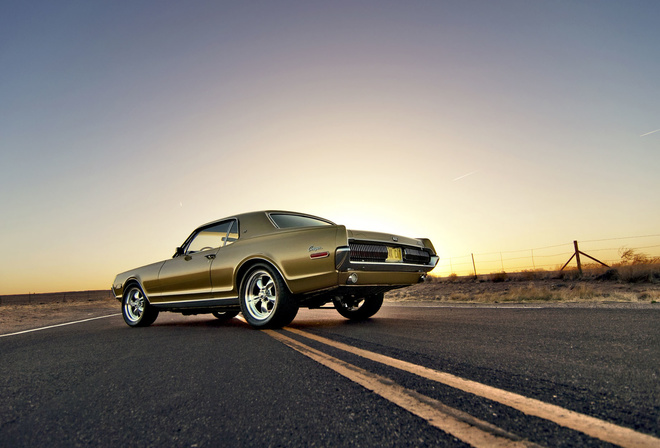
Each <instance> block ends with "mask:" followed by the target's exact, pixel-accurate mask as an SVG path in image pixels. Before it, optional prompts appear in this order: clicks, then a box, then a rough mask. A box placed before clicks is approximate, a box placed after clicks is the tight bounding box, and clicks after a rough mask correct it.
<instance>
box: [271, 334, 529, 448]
mask: <svg viewBox="0 0 660 448" xmlns="http://www.w3.org/2000/svg"><path fill="white" fill-rule="evenodd" d="M265 333H267V334H268V335H269V336H271V337H273V338H274V339H277V340H278V341H280V342H282V343H283V344H285V345H287V346H289V347H291V348H292V349H294V350H296V351H298V352H299V353H302V354H303V355H305V356H307V357H309V358H311V359H313V360H314V361H316V362H318V363H320V364H322V365H324V366H326V367H328V368H330V369H332V370H334V371H335V372H337V373H339V374H340V375H342V376H344V377H346V378H348V379H350V380H351V381H353V382H355V383H357V384H360V385H361V386H363V387H364V388H366V389H368V390H371V391H372V392H374V393H376V394H378V395H380V396H381V397H383V398H385V399H386V400H388V401H390V402H392V403H394V404H396V405H397V406H400V407H402V408H403V409H405V410H407V411H409V412H411V413H413V414H414V415H417V416H418V417H421V418H423V419H424V420H426V421H427V422H428V423H429V424H431V425H432V426H435V427H436V428H438V429H440V430H442V431H444V432H446V433H448V434H451V435H452V436H454V437H456V438H458V439H460V440H462V441H464V442H466V443H469V444H470V445H472V446H475V447H488V448H490V447H526V448H527V447H536V446H538V445H536V444H534V443H531V442H528V441H526V440H522V439H521V438H520V437H518V436H516V435H514V434H511V433H508V432H506V431H504V430H502V429H501V428H498V427H497V426H495V425H492V424H490V423H488V422H485V421H482V420H479V419H477V418H475V417H472V416H471V415H469V414H467V413H465V412H462V411H459V410H457V409H454V408H451V407H449V406H447V405H445V404H443V403H441V402H439V401H438V400H435V399H433V398H430V397H427V396H424V395H421V394H419V393H417V392H415V391H413V390H410V389H406V388H404V387H402V386H400V385H398V384H396V383H395V382H393V381H392V380H390V379H389V378H386V377H383V376H380V375H377V374H375V373H371V372H368V371H366V370H364V369H361V368H360V367H357V366H354V365H352V364H349V363H347V362H345V361H342V360H340V359H337V358H334V357H332V356H330V355H327V354H325V353H323V352H321V351H318V350H316V349H314V348H312V347H309V346H307V345H305V344H303V343H301V342H299V341H297V340H295V339H292V338H290V337H288V336H285V335H283V334H281V333H278V332H276V331H273V330H265Z"/></svg>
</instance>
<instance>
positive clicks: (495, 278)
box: [490, 272, 507, 283]
mask: <svg viewBox="0 0 660 448" xmlns="http://www.w3.org/2000/svg"><path fill="white" fill-rule="evenodd" d="M506 279H507V275H506V272H496V273H494V274H490V281H491V282H493V283H501V282H504V281H506Z"/></svg>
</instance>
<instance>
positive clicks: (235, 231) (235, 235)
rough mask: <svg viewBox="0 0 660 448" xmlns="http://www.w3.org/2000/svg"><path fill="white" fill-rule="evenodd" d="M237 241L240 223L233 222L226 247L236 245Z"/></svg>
mask: <svg viewBox="0 0 660 448" xmlns="http://www.w3.org/2000/svg"><path fill="white" fill-rule="evenodd" d="M236 240H238V221H233V223H232V225H231V228H230V229H229V233H227V238H226V239H225V246H228V245H230V244H232V243H234V242H235V241H236Z"/></svg>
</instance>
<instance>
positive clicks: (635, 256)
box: [619, 247, 660, 265]
mask: <svg viewBox="0 0 660 448" xmlns="http://www.w3.org/2000/svg"><path fill="white" fill-rule="evenodd" d="M619 257H620V258H621V264H622V265H636V264H658V263H660V257H650V256H648V255H646V254H643V253H638V252H636V251H635V249H628V248H627V247H621V248H619Z"/></svg>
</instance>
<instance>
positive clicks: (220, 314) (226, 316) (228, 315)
mask: <svg viewBox="0 0 660 448" xmlns="http://www.w3.org/2000/svg"><path fill="white" fill-rule="evenodd" d="M211 314H213V315H214V316H215V317H216V319H218V320H220V321H223V322H224V321H226V320H231V319H233V318H234V317H236V315H238V311H213V312H212V313H211Z"/></svg>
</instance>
